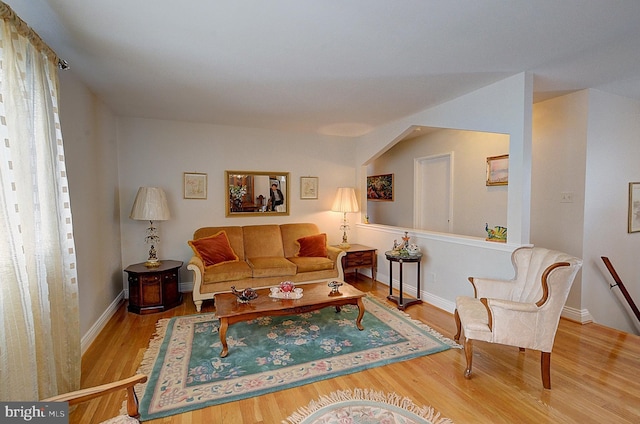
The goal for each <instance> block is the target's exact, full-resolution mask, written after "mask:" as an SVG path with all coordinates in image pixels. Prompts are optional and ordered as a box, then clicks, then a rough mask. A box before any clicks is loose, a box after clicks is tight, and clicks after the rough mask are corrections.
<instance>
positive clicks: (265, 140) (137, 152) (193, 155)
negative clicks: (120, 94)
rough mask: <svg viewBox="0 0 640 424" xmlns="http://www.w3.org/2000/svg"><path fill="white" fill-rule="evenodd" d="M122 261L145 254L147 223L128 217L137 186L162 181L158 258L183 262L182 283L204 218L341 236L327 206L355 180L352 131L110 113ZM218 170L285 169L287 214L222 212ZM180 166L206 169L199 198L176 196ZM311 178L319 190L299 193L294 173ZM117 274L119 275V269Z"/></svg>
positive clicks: (223, 188) (335, 239) (187, 279)
mask: <svg viewBox="0 0 640 424" xmlns="http://www.w3.org/2000/svg"><path fill="white" fill-rule="evenodd" d="M118 146H119V148H118V151H119V170H120V173H119V181H120V202H121V205H122V207H121V211H120V219H121V223H122V225H121V234H122V264H123V265H124V266H125V267H126V266H128V265H130V264H133V263H138V262H142V261H144V260H146V258H147V252H148V246H146V245H145V244H144V232H145V228H146V227H147V226H148V223H146V222H143V221H133V220H131V219H129V213H130V211H131V205H132V204H133V200H134V198H135V195H136V192H137V190H138V187H140V186H145V185H149V186H158V187H162V188H163V189H164V190H165V192H166V194H167V197H168V201H169V208H170V210H171V214H172V217H171V220H169V221H163V222H159V223H157V224H158V227H159V232H160V238H161V241H160V244H159V245H158V246H156V247H157V248H158V256H159V258H160V259H163V258H171V259H176V260H181V261H183V262H185V267H183V270H182V273H181V275H182V283H183V287H184V285H185V284H187V285H188V283H191V282H192V281H193V277H192V275H191V272H188V271H186V263H187V262H188V261H189V259H190V258H191V256H192V255H191V254H192V251H191V249H190V248H189V246H188V245H187V241H188V240H190V239H191V238H192V236H193V232H194V231H195V230H196V229H197V228H199V227H204V226H219V225H251V224H264V223H274V224H279V223H284V222H315V223H317V224H318V225H319V227H320V229H321V231H323V232H326V233H327V235H328V237H329V241H330V242H331V243H336V244H337V243H339V242H340V241H341V233H340V231H339V227H340V221H341V218H342V217H341V215H340V214H338V213H335V212H330V209H331V204H332V202H333V198H334V196H335V192H336V188H337V187H339V186H355V183H356V179H355V168H354V165H353V163H354V160H355V156H354V152H355V142H354V141H353V140H352V139H347V138H338V137H331V136H321V135H309V134H296V133H285V132H277V131H267V130H260V129H251V128H236V127H228V126H216V125H207V124H195V123H188V122H178V121H162V120H152V119H137V118H120V119H119V120H118ZM225 170H239V171H275V172H289V173H290V179H291V180H290V191H289V192H290V204H289V206H290V209H291V211H290V215H289V216H271V217H265V216H264V215H261V214H257V215H256V216H255V217H244V216H243V217H229V218H225V209H224V207H225V197H226V196H227V184H226V183H225V182H224V171H225ZM183 172H203V173H206V174H208V194H207V199H206V200H193V199H183V186H182V184H183ZM302 176H316V177H318V178H319V198H318V199H317V200H301V199H300V177H302ZM122 278H124V276H123V277H122Z"/></svg>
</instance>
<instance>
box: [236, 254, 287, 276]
mask: <svg viewBox="0 0 640 424" xmlns="http://www.w3.org/2000/svg"><path fill="white" fill-rule="evenodd" d="M247 262H248V263H249V265H250V266H251V269H252V270H253V276H254V277H280V276H287V275H295V274H296V270H297V268H296V265H295V264H294V263H293V262H291V261H288V260H286V259H285V258H281V257H278V256H271V257H258V258H247Z"/></svg>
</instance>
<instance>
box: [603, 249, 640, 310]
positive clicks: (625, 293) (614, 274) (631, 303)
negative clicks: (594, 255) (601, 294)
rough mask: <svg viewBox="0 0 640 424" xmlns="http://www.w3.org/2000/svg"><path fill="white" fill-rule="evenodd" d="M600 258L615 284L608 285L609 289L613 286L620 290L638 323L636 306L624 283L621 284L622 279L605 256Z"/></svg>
mask: <svg viewBox="0 0 640 424" xmlns="http://www.w3.org/2000/svg"><path fill="white" fill-rule="evenodd" d="M601 258H602V261H603V262H604V264H605V265H606V267H607V269H608V270H609V272H610V273H611V276H612V277H613V281H615V282H616V283H615V284H609V287H610V288H614V287H615V286H618V288H619V289H620V292H621V293H622V295H623V296H624V298H625V299H626V300H627V303H629V306H630V307H631V310H632V311H633V313H634V314H635V315H636V319H637V320H638V321H640V310H638V307H637V306H636V304H635V302H634V301H633V299H632V298H631V295H630V294H629V292H628V291H627V288H626V287H625V286H624V283H623V282H622V279H621V278H620V276H619V275H618V273H617V272H616V270H615V268H613V264H612V263H611V261H610V260H609V258H607V257H606V256H601Z"/></svg>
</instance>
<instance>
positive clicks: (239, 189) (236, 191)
mask: <svg viewBox="0 0 640 424" xmlns="http://www.w3.org/2000/svg"><path fill="white" fill-rule="evenodd" d="M229 193H230V194H231V197H233V198H234V199H236V200H240V199H242V198H243V197H244V195H245V194H247V186H246V185H242V186H241V185H230V186H229Z"/></svg>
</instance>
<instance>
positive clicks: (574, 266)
mask: <svg viewBox="0 0 640 424" xmlns="http://www.w3.org/2000/svg"><path fill="white" fill-rule="evenodd" d="M511 261H512V262H513V267H514V269H515V277H514V278H513V279H511V280H498V279H489V278H477V277H469V281H470V282H471V284H472V285H473V289H474V297H468V296H459V297H458V298H456V311H455V320H456V326H457V333H456V335H455V337H454V339H455V340H456V341H458V340H460V335H461V333H462V332H464V343H463V345H464V351H465V357H466V360H467V369H466V370H465V374H464V375H465V377H466V378H471V364H472V360H473V345H472V340H481V341H484V342H489V343H500V344H504V345H509V346H517V347H519V348H520V351H523V350H524V349H525V348H526V349H534V350H539V351H541V363H540V366H541V372H542V383H543V386H544V388H545V389H550V388H551V371H550V367H551V349H552V348H553V341H554V339H555V335H556V330H557V329H558V323H559V321H560V314H561V313H562V308H563V307H564V304H565V301H566V300H567V296H568V295H569V289H570V288H571V284H573V280H574V279H575V276H576V274H577V272H578V270H579V269H580V267H581V266H582V260H580V259H578V258H575V257H573V256H570V255H568V254H566V253H562V252H557V251H554V250H548V249H544V248H540V247H521V248H518V249H516V250H515V251H514V252H513V253H512V254H511Z"/></svg>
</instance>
